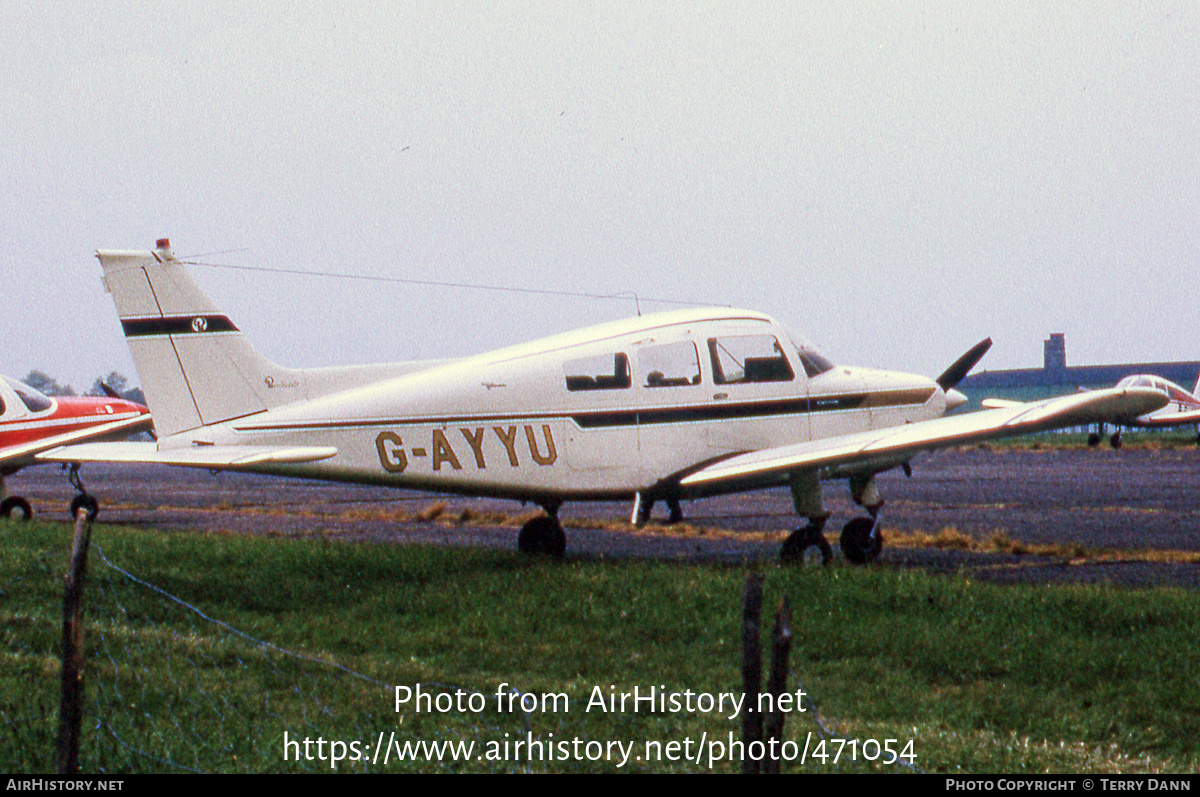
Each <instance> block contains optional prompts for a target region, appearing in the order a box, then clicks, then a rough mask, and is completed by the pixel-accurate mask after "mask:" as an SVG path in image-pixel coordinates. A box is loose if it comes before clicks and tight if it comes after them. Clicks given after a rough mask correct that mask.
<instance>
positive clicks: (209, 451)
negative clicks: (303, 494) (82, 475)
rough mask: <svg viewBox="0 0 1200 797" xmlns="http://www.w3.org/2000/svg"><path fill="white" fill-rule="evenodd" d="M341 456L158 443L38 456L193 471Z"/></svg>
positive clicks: (312, 450) (328, 450)
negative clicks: (159, 466) (164, 448)
mask: <svg viewBox="0 0 1200 797" xmlns="http://www.w3.org/2000/svg"><path fill="white" fill-rule="evenodd" d="M336 454H337V449H336V448H333V447H332V446H190V447H187V448H168V449H166V450H163V451H160V450H159V449H158V444H157V443H137V442H130V443H83V444H80V445H77V446H64V447H62V448H56V449H53V450H51V451H47V452H45V453H43V454H39V455H38V459H41V460H47V461H50V462H126V463H135V462H140V463H145V464H158V465H180V466H183V467H189V468H214V469H218V470H220V469H224V468H229V469H234V470H236V469H238V468H247V467H250V466H256V465H269V464H276V465H292V464H296V463H300V462H317V461H318V460H322V459H329V458H330V457H332V456H335V455H336Z"/></svg>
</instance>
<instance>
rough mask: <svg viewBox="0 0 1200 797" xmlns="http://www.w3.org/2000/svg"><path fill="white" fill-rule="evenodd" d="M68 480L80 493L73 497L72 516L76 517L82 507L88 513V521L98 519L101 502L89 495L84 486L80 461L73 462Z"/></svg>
mask: <svg viewBox="0 0 1200 797" xmlns="http://www.w3.org/2000/svg"><path fill="white" fill-rule="evenodd" d="M67 481H69V482H70V483H71V486H72V487H74V488H75V489H76V490H78V491H79V494H78V495H76V496H75V497H74V498H72V499H71V518H72V519H74V518H75V517H76V516H77V515H78V514H79V510H80V509H82V510H84V511H85V512H86V513H87V519H88V521H89V522H90V521H93V520H95V519H96V515H98V514H100V502H99V501H97V500H96V499H95V497H94V496H92V495H89V494H88V491H87V488H85V487H84V486H83V479H81V478H80V477H79V463H78V462H72V463H71V469H70V472H69V473H68V474H67Z"/></svg>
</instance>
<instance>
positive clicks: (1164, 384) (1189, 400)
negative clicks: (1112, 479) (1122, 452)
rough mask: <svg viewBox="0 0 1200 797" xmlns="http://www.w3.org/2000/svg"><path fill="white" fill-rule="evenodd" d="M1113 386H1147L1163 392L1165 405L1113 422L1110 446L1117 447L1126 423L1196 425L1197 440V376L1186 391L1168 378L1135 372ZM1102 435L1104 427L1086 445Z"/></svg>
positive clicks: (1152, 426)
mask: <svg viewBox="0 0 1200 797" xmlns="http://www.w3.org/2000/svg"><path fill="white" fill-rule="evenodd" d="M1117 387H1138V388H1141V387H1151V388H1155V389H1156V390H1161V391H1162V392H1164V393H1166V394H1167V399H1168V402H1169V403H1168V404H1167V406H1165V407H1163V408H1162V409H1158V410H1155V411H1154V412H1148V413H1146V414H1145V415H1141V416H1139V417H1137V418H1134V419H1133V420H1132V421H1122V422H1120V423H1119V424H1118V423H1117V422H1115V421H1114V424H1116V425H1117V430H1116V431H1115V432H1113V435H1112V437H1111V438H1110V439H1109V442H1110V443H1111V444H1112V447H1113V448H1120V447H1121V427H1122V426H1128V427H1131V428H1136V429H1169V428H1171V427H1175V426H1194V427H1196V442H1197V443H1200V378H1197V379H1196V387H1195V388H1194V389H1193V390H1192V391H1191V392H1190V393H1189V392H1188V391H1186V390H1184V389H1183V388H1182V387H1180V386H1179V385H1177V384H1175V383H1174V382H1172V381H1171V380H1169V379H1163V378H1162V377H1161V376H1154V375H1153V374H1137V375H1135V376H1127V377H1125V378H1124V379H1122V380H1121V381H1120V382H1117ZM1103 434H1104V427H1103V425H1101V427H1100V431H1099V432H1098V433H1096V434H1095V435H1094V439H1093V437H1089V438H1088V444H1089V445H1096V444H1098V443H1099V442H1100V438H1101V437H1102V436H1103Z"/></svg>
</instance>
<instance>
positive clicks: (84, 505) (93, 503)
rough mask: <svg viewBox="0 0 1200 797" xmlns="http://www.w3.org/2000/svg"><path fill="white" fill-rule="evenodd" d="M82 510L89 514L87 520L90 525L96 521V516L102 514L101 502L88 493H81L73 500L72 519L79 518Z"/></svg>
mask: <svg viewBox="0 0 1200 797" xmlns="http://www.w3.org/2000/svg"><path fill="white" fill-rule="evenodd" d="M80 509H82V510H84V511H85V512H87V519H88V522H89V523H90V522H91V521H93V520H95V519H96V515H98V514H100V502H99V501H97V500H96V499H95V498H94V497H92V496H90V495H88V494H87V493H80V494H79V495H77V496H75V497H74V498H72V499H71V517H72V518H75V517H78V516H79V510H80Z"/></svg>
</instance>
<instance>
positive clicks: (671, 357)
mask: <svg viewBox="0 0 1200 797" xmlns="http://www.w3.org/2000/svg"><path fill="white" fill-rule="evenodd" d="M638 380H639V382H640V383H641V384H642V385H643V386H645V387H682V386H684V385H698V384H700V356H699V355H698V354H697V353H696V344H695V343H692V342H691V341H690V340H686V341H682V342H680V343H667V344H664V345H662V346H647V347H645V348H644V349H642V350H641V351H639V352H638Z"/></svg>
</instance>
